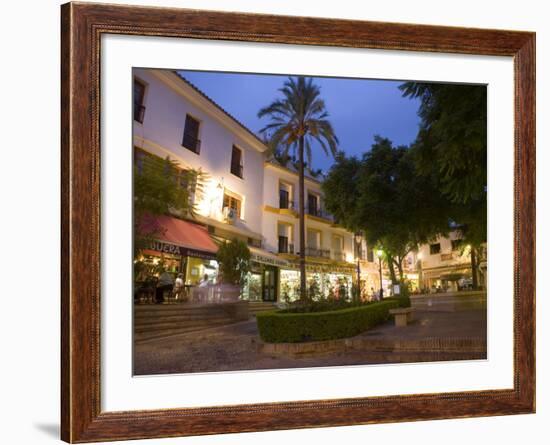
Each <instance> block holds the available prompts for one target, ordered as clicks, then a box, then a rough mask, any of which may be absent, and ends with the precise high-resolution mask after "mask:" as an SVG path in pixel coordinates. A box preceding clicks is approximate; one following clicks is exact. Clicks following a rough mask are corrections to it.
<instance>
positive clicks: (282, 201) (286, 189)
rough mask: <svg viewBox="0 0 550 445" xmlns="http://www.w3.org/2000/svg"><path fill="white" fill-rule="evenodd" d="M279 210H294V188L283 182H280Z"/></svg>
mask: <svg viewBox="0 0 550 445" xmlns="http://www.w3.org/2000/svg"><path fill="white" fill-rule="evenodd" d="M279 208H280V209H293V208H294V203H293V202H292V186H291V185H290V184H287V183H286V182H282V181H281V182H279Z"/></svg>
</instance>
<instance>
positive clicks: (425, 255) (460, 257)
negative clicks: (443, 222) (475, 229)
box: [418, 232, 470, 269]
mask: <svg viewBox="0 0 550 445" xmlns="http://www.w3.org/2000/svg"><path fill="white" fill-rule="evenodd" d="M454 239H457V234H456V233H454V232H453V233H451V234H450V235H449V237H443V236H440V237H438V238H437V239H436V240H435V241H433V242H432V243H429V244H422V245H421V246H420V248H419V249H418V253H419V258H420V260H421V261H422V268H424V269H426V268H430V267H439V266H450V265H453V264H469V262H470V256H469V254H468V252H467V251H466V250H463V249H462V247H461V249H459V250H454V251H453V248H452V242H451V240H454ZM436 243H439V244H440V252H439V253H436V254H433V255H432V254H430V244H436ZM451 253H452V254H453V257H452V260H446V261H443V260H442V259H441V254H443V255H445V254H451Z"/></svg>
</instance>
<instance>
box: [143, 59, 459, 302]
mask: <svg viewBox="0 0 550 445" xmlns="http://www.w3.org/2000/svg"><path fill="white" fill-rule="evenodd" d="M133 74H134V116H133V117H134V124H133V145H134V162H135V163H136V165H137V166H138V167H139V163H140V162H141V159H143V157H147V156H153V157H155V156H156V157H158V158H162V159H164V158H167V157H169V158H170V159H172V160H174V161H176V162H177V164H178V168H180V169H181V170H182V171H185V170H188V169H193V170H196V171H201V173H202V177H203V180H202V181H201V183H202V186H201V187H200V188H197V189H195V190H194V191H193V193H192V199H193V203H194V206H195V209H196V214H195V216H194V217H193V218H187V219H186V218H185V217H184V216H182V215H179V217H178V216H177V215H166V216H164V217H163V218H162V219H161V220H159V222H160V224H161V225H162V226H163V228H164V229H165V230H163V235H162V236H159V239H158V240H155V242H153V243H151V246H150V249H145V250H144V251H143V254H142V255H143V258H142V259H141V260H143V261H144V262H145V263H148V264H150V266H151V268H154V267H155V266H156V265H158V264H159V263H162V265H163V267H164V269H167V270H169V271H171V272H173V273H176V272H177V273H183V275H184V280H185V285H186V286H189V287H193V286H197V285H198V284H199V283H201V282H204V281H207V282H208V283H212V284H216V283H217V282H218V281H219V276H218V270H219V268H218V264H217V261H216V254H215V252H216V246H217V245H219V243H220V242H224V241H225V240H231V239H235V238H236V239H239V240H241V241H244V242H245V243H246V244H247V245H248V247H249V249H250V251H251V259H252V270H251V273H250V274H249V277H248V279H247V283H246V285H245V287H244V289H243V290H242V298H245V299H249V300H257V301H270V302H284V301H292V300H294V299H296V298H297V297H298V294H299V283H300V280H299V248H300V239H299V213H298V173H297V170H296V169H295V167H294V166H293V165H292V163H290V162H289V163H288V164H287V165H282V164H280V163H278V162H277V161H275V160H273V159H272V158H270V157H269V156H268V155H267V153H268V147H267V146H266V145H265V143H264V142H263V141H262V140H260V139H259V138H258V137H257V136H256V135H255V134H254V133H252V132H251V131H250V130H249V129H247V128H246V127H245V126H244V125H242V124H241V123H240V122H239V121H238V120H237V119H235V118H234V117H233V116H231V115H230V114H229V113H228V112H227V111H225V110H224V109H223V108H222V107H220V106H219V105H218V104H216V103H215V102H214V101H213V100H212V99H210V98H209V97H208V96H206V95H205V94H204V93H203V92H201V91H200V90H198V89H197V88H196V87H195V86H193V85H192V84H191V83H189V82H188V81H187V80H186V79H184V78H183V77H181V76H180V75H179V74H178V73H177V72H174V71H169V70H151V69H134V73H133ZM182 186H186V187H188V186H189V184H182ZM305 189H306V190H305V222H306V236H305V240H304V241H305V254H306V264H307V266H306V270H307V272H306V273H307V277H306V279H307V285H308V290H309V291H310V292H312V293H313V294H316V295H324V296H329V295H335V296H341V295H342V294H343V293H344V294H345V295H346V296H349V295H351V291H352V283H354V282H355V283H357V279H358V277H360V281H361V288H362V295H370V294H372V293H374V292H377V291H378V289H380V287H382V288H383V289H384V291H385V292H384V293H385V295H388V294H390V293H391V291H392V288H391V283H390V282H389V280H388V278H387V275H388V274H387V270H386V269H385V268H383V266H382V264H381V261H380V259H379V257H378V256H377V255H375V253H374V252H373V250H372V249H370V248H369V246H367V245H366V243H365V241H364V240H362V239H361V238H360V237H358V236H357V235H355V234H353V233H350V232H348V231H347V230H345V229H344V228H343V227H341V226H339V225H338V224H337V222H336V221H335V220H334V218H333V217H332V216H331V215H330V214H328V213H327V212H326V211H325V208H324V198H323V194H322V191H321V182H320V178H316V177H314V176H312V175H311V174H309V173H308V174H307V175H306V179H305ZM450 242H452V240H451V241H450ZM439 244H440V246H441V248H440V249H441V252H438V253H437V255H438V256H437V258H436V257H434V255H436V254H435V253H432V251H433V248H432V247H430V246H421V247H420V251H419V253H418V258H417V254H416V253H411V254H409V255H408V256H407V258H406V260H405V264H404V266H405V276H406V278H407V279H408V280H409V281H410V282H411V283H412V285H413V289H416V288H419V287H422V286H425V287H428V288H430V287H431V286H433V285H436V286H442V285H443V281H442V280H444V279H445V273H448V272H449V273H450V271H452V270H454V269H453V267H455V268H456V267H459V268H462V267H463V265H464V273H466V269H467V265H466V264H465V263H464V264H463V263H462V256H460V258H459V256H457V255H456V253H454V251H453V250H452V249H451V250H450V251H449V252H447V250H449V248H448V247H449V246H447V241H445V240H444V239H442V240H441V241H440V242H439ZM445 254H447V256H445ZM457 265H458V266H457ZM460 270H462V269H460ZM438 280H439V281H438Z"/></svg>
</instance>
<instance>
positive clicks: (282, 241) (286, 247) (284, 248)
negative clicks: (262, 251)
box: [279, 236, 294, 254]
mask: <svg viewBox="0 0 550 445" xmlns="http://www.w3.org/2000/svg"><path fill="white" fill-rule="evenodd" d="M279 253H290V254H293V253H294V244H292V243H289V242H288V238H287V237H286V236H280V237H279Z"/></svg>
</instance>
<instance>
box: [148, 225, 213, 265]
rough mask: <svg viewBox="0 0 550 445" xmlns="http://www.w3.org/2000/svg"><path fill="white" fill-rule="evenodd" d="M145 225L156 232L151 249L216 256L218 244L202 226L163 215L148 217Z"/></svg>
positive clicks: (207, 256)
mask: <svg viewBox="0 0 550 445" xmlns="http://www.w3.org/2000/svg"><path fill="white" fill-rule="evenodd" d="M146 225H147V226H148V227H151V228H154V229H155V230H156V231H157V232H158V235H156V240H155V241H153V242H152V243H151V246H150V249H151V250H155V251H157V252H164V253H170V254H173V255H181V256H194V257H199V258H206V259H215V257H216V252H217V251H218V246H217V245H216V243H215V242H214V241H213V240H212V238H210V235H209V234H208V231H207V230H206V228H205V227H203V226H200V225H198V224H194V223H192V222H190V221H184V220H181V219H178V218H174V217H171V216H164V215H163V216H155V217H151V218H148V220H147V223H146Z"/></svg>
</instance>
